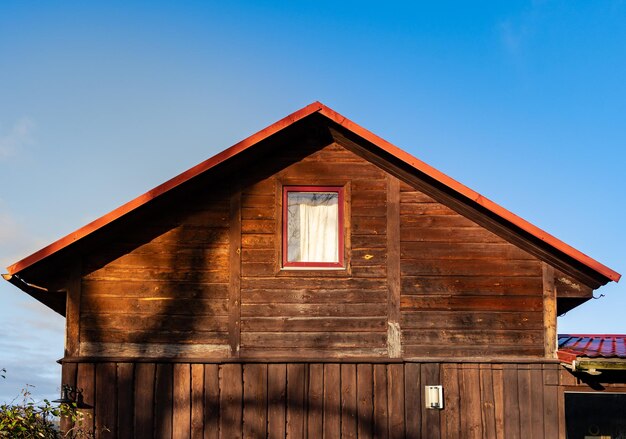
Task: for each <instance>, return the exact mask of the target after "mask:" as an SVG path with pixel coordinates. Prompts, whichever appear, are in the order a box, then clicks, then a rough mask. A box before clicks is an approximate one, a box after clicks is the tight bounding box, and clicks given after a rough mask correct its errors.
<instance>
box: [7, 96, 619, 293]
mask: <svg viewBox="0 0 626 439" xmlns="http://www.w3.org/2000/svg"><path fill="white" fill-rule="evenodd" d="M314 114H319V115H321V116H324V117H325V118H327V119H328V120H329V121H331V122H334V123H335V124H337V125H339V126H340V127H342V128H343V129H344V130H347V132H348V133H350V134H351V135H355V136H357V137H358V138H360V139H363V140H364V141H365V142H368V144H371V145H373V146H374V147H375V149H376V150H377V152H378V153H379V154H386V155H388V156H390V157H392V158H393V159H394V160H396V161H398V162H399V163H400V164H402V165H403V166H404V167H405V168H408V169H409V171H412V172H414V173H416V174H419V175H421V176H426V177H427V178H429V179H430V180H432V181H434V182H436V183H438V184H439V185H440V186H442V187H444V188H445V189H446V190H447V191H449V192H451V193H453V194H454V195H455V196H457V197H458V198H460V199H462V200H465V201H466V202H468V203H474V205H476V206H480V207H481V208H483V209H484V210H486V211H487V212H488V213H490V214H491V215H492V216H494V217H496V218H497V219H499V220H500V221H502V222H504V223H506V224H508V225H510V226H512V227H513V228H517V229H519V230H521V231H523V232H525V233H526V234H528V235H529V236H531V237H533V238H535V239H536V240H538V241H540V242H542V243H544V244H545V245H546V246H547V248H548V249H552V250H554V251H556V252H557V253H559V254H564V255H566V256H567V257H569V258H571V259H572V260H574V261H577V262H578V263H580V264H582V266H584V267H586V268H587V269H589V270H590V271H591V272H592V273H594V274H596V275H599V276H600V277H601V278H602V279H603V282H601V283H602V284H604V283H606V282H608V281H615V282H617V281H619V279H620V277H621V275H620V274H619V273H617V272H615V271H614V270H612V269H610V268H609V267H607V266H605V265H603V264H601V263H600V262H598V261H596V260H595V259H593V258H591V257H589V256H587V255H586V254H584V253H582V252H580V251H579V250H576V249H575V248H573V247H571V246H570V245H568V244H566V243H564V242H563V241H561V240H559V239H558V238H556V237H554V236H552V235H550V234H549V233H547V232H545V231H543V230H541V229H540V228H538V227H536V226H534V225H533V224H531V223H529V222H528V221H526V220H524V219H523V218H520V217H519V216H517V215H515V214H513V213H512V212H510V211H508V210H507V209H505V208H503V207H502V206H500V205H498V204H496V203H494V202H493V201H491V200H489V199H488V198H485V197H484V196H482V195H481V194H479V193H477V192H475V191H473V190H472V189H470V188H468V187H467V186H465V185H463V184H461V183H459V182H458V181H456V180H454V179H452V178H450V177H449V176H447V175H446V174H444V173H442V172H440V171H438V170H437V169H435V168H433V167H431V166H429V165H427V164H426V163H424V162H422V161H421V160H419V159H417V158H415V157H413V156H412V155H410V154H409V153H407V152H405V151H403V150H401V149H400V148H398V147H396V146H394V145H392V144H391V143H389V142H387V141H386V140H384V139H382V138H380V137H378V136H377V135H376V134H373V133H372V132H370V131H368V130H366V129H365V128H363V127H361V126H360V125H358V124H356V123H354V122H352V121H351V120H350V119H348V118H346V117H344V116H342V115H340V114H339V113H337V112H335V111H334V110H332V109H330V108H329V107H327V106H325V105H323V104H322V103H320V102H314V103H312V104H310V105H307V106H306V107H304V108H302V109H300V110H298V111H296V112H294V113H292V114H290V115H289V116H287V117H285V118H283V119H281V120H279V121H278V122H276V123H274V124H272V125H270V126H268V127H267V128H264V129H262V130H261V131H259V132H257V133H256V134H253V135H252V136H250V137H248V138H246V139H244V140H242V141H241V142H239V143H236V144H235V145H233V146H231V147H230V148H228V149H226V150H224V151H222V152H220V153H219V154H217V155H215V156H213V157H211V158H209V159H207V160H205V161H203V162H202V163H199V164H198V165H196V166H194V167H192V168H190V169H188V170H187V171H185V172H183V173H181V174H179V175H177V176H176V177H174V178H172V179H170V180H168V181H166V182H165V183H163V184H161V185H159V186H157V187H155V188H154V189H152V190H150V191H148V192H146V193H145V194H143V195H140V196H139V197H137V198H135V199H133V200H131V201H129V202H128V203H126V204H124V205H122V206H120V207H118V208H117V209H114V210H113V211H111V212H109V213H107V214H106V215H104V216H102V217H100V218H98V219H96V220H95V221H92V222H91V223H89V224H87V225H85V226H83V227H81V228H80V229H78V230H76V231H74V232H72V233H70V234H69V235H67V236H65V237H63V238H61V239H59V240H57V241H55V242H53V243H52V244H50V245H48V246H46V247H44V248H42V249H41V250H38V251H36V252H35V253H33V254H31V255H30V256H27V257H25V258H24V259H22V260H20V261H18V262H16V263H15V264H13V265H11V266H9V267H7V269H8V272H9V274H11V275H16V274H19V273H20V272H21V271H23V270H25V269H27V268H29V267H31V266H33V265H34V264H36V263H38V262H41V261H43V260H44V259H46V258H49V257H50V256H52V255H54V254H55V253H57V252H59V251H61V250H63V249H65V248H67V247H69V246H70V245H72V244H74V243H76V242H78V241H80V240H82V239H84V238H85V237H87V236H89V235H91V234H93V233H94V232H96V231H98V230H100V229H102V228H103V227H105V226H106V225H108V224H111V223H113V222H114V221H116V220H118V219H120V218H121V217H123V216H125V215H127V214H128V213H130V212H133V211H135V210H136V209H138V208H140V207H142V206H144V205H146V204H148V203H150V202H151V201H152V200H154V199H156V198H158V197H160V196H162V195H163V194H165V193H167V192H169V191H171V190H173V189H174V188H176V187H179V186H180V185H182V184H183V183H185V182H187V181H189V180H191V179H193V178H195V177H197V176H199V175H201V174H203V173H205V172H207V171H209V170H210V169H212V168H215V167H216V166H217V165H219V164H221V163H224V162H226V161H228V160H229V159H231V158H233V157H235V156H237V155H239V154H240V153H242V152H243V151H246V150H249V149H251V148H254V147H255V145H257V144H259V143H260V142H262V141H263V140H265V139H268V138H269V137H271V136H272V135H274V134H276V133H278V132H280V131H283V130H285V129H286V128H288V127H290V126H292V125H294V124H295V123H296V122H298V121H301V120H303V119H305V118H307V117H309V116H312V115H314Z"/></svg>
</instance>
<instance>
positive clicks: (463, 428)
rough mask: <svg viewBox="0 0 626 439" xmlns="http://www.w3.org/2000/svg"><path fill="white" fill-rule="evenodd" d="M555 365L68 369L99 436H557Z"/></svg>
mask: <svg viewBox="0 0 626 439" xmlns="http://www.w3.org/2000/svg"><path fill="white" fill-rule="evenodd" d="M558 368H559V366H558V365H557V364H540V363H536V364H512V363H510V364H490V363H393V364H385V363H376V364H369V363H358V364H355V363H343V364H340V363H244V364H236V363H231V364H198V363H195V364H189V363H177V364H173V365H172V364H166V363H136V364H133V363H97V364H89V363H80V364H78V367H76V364H75V363H74V364H73V363H65V364H64V365H63V369H64V370H63V376H64V380H69V382H67V384H71V385H78V386H79V387H80V388H82V389H83V395H84V397H85V402H86V403H87V404H89V405H90V406H91V407H90V408H88V409H85V412H87V414H88V417H87V421H86V425H87V426H88V428H92V427H91V426H95V429H96V437H118V436H119V437H136V438H168V439H170V438H172V439H173V438H178V437H185V438H188V437H214V438H218V437H221V438H238V437H245V438H264V437H269V438H284V437H291V438H306V437H308V438H312V439H313V438H315V439H317V438H340V437H341V438H411V439H415V438H428V439H443V438H496V439H497V438H514V437H520V438H535V439H539V438H546V439H554V438H559V437H562V436H563V435H564V432H563V431H562V430H563V427H562V426H560V425H559V416H562V413H561V411H562V406H560V403H559V401H560V400H561V399H562V398H561V396H562V390H561V388H560V386H559V371H558ZM116 371H117V372H116ZM76 372H77V373H76ZM76 380H78V382H76ZM116 380H117V381H116ZM122 381H123V382H122ZM116 382H117V385H116ZM432 384H442V385H443V386H444V398H445V407H444V409H443V410H428V409H426V408H425V407H424V386H425V385H432ZM115 388H117V389H118V390H117V398H116V397H114V395H113V394H115V390H114V389H115ZM132 389H134V392H133V390H132ZM202 432H204V434H203V433H202Z"/></svg>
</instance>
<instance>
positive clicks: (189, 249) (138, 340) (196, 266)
mask: <svg viewBox="0 0 626 439" xmlns="http://www.w3.org/2000/svg"><path fill="white" fill-rule="evenodd" d="M229 197H230V195H229V194H228V192H227V191H224V190H222V191H215V192H213V193H212V194H211V195H208V194H206V193H205V194H203V196H202V197H192V198H191V199H183V200H181V202H180V203H179V204H178V205H177V206H176V209H175V210H174V209H172V211H171V212H170V211H167V212H161V213H160V214H159V216H158V217H156V218H152V217H150V219H149V220H147V221H148V223H147V224H141V225H140V226H139V229H138V228H137V227H135V228H132V230H129V231H125V232H124V233H121V234H120V236H116V237H115V238H114V239H112V241H111V242H110V243H108V244H107V247H106V248H105V249H104V250H102V251H101V253H99V254H98V255H97V256H90V257H87V258H86V259H85V264H84V266H83V272H84V273H85V274H84V276H83V281H82V288H81V289H82V295H81V300H80V303H81V307H80V310H81V318H80V341H81V345H80V354H81V355H90V354H94V353H95V354H97V355H107V354H108V355H110V354H115V355H120V354H123V355H127V356H142V355H143V356H147V355H149V354H148V352H150V351H151V349H150V348H149V346H151V345H159V344H169V345H176V344H181V345H185V344H187V345H189V344H197V345H204V346H207V349H208V350H215V349H218V348H219V347H228V345H229V335H228V334H229V272H230V271H229V270H230V263H229V262H230V261H229V253H230V252H229V246H230V236H229V227H230V225H231V223H232V222H233V221H234V222H236V218H231V217H230V201H229ZM123 345H126V346H125V347H124V346H123ZM152 350H153V351H155V352H157V353H158V352H159V349H156V350H155V349H152ZM166 350H167V349H166ZM183 351H184V349H183ZM142 352H143V353H142ZM160 355H163V354H160ZM157 356H158V355H157Z"/></svg>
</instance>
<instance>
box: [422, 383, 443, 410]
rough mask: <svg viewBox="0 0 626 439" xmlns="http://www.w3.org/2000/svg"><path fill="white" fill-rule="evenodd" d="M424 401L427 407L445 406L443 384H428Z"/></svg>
mask: <svg viewBox="0 0 626 439" xmlns="http://www.w3.org/2000/svg"><path fill="white" fill-rule="evenodd" d="M424 390H425V392H424V393H425V395H424V396H425V397H424V401H425V402H426V408H427V409H439V410H441V409H442V408H443V386H426V388H425V389H424Z"/></svg>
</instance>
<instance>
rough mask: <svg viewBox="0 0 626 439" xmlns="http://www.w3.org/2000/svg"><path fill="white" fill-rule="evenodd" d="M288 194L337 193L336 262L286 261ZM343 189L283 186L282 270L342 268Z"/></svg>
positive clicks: (340, 187) (334, 187)
mask: <svg viewBox="0 0 626 439" xmlns="http://www.w3.org/2000/svg"><path fill="white" fill-rule="evenodd" d="M289 192H336V193H337V209H338V212H337V228H338V230H337V237H338V238H337V241H338V242H337V253H338V256H339V258H338V259H339V261H338V262H289V261H288V260H287V249H288V246H287V244H288V243H287V206H288V204H287V196H288V194H289ZM343 205H344V188H343V187H342V186H283V205H282V220H283V226H282V235H283V236H282V253H283V255H282V266H283V268H344V253H345V248H344V206H343Z"/></svg>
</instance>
